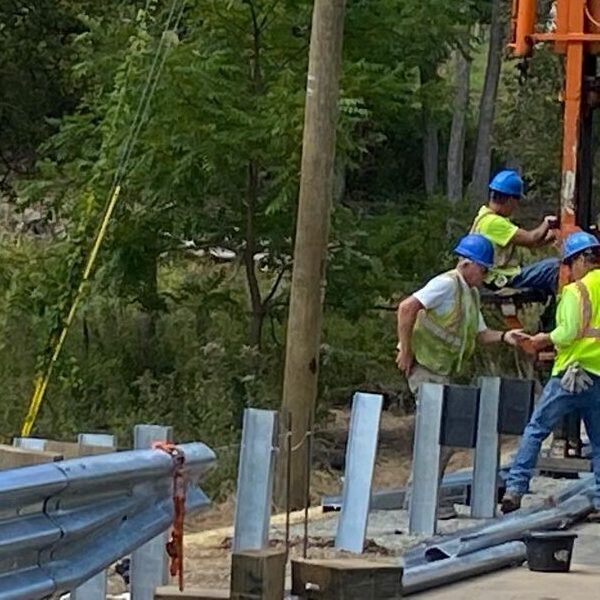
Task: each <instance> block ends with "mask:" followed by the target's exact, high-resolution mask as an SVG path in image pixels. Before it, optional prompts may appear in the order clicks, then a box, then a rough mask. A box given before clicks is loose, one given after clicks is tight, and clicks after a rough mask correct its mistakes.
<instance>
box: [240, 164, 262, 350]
mask: <svg viewBox="0 0 600 600" xmlns="http://www.w3.org/2000/svg"><path fill="white" fill-rule="evenodd" d="M257 199H258V166H257V165H256V163H254V162H251V163H250V164H249V165H248V185H247V189H246V202H245V209H246V247H245V248H244V268H245V271H246V281H247V283H248V295H249V297H250V328H249V333H248V344H249V345H250V346H251V347H257V348H260V343H261V340H262V328H263V322H264V306H263V302H262V297H261V294H260V287H259V285H258V278H257V277H256V263H255V262H254V254H255V253H256V232H255V230H254V211H255V210H256V202H257Z"/></svg>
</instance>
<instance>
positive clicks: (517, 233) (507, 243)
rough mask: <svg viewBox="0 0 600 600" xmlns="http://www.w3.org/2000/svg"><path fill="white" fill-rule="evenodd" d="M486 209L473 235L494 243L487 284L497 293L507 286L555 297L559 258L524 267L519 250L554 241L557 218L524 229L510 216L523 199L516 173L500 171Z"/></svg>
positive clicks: (481, 213) (473, 225)
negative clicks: (492, 259)
mask: <svg viewBox="0 0 600 600" xmlns="http://www.w3.org/2000/svg"><path fill="white" fill-rule="evenodd" d="M489 190H490V198H489V202H488V204H487V206H482V207H481V208H480V209H479V212H478V214H477V216H476V217H475V220H474V221H473V224H472V225H471V233H480V234H481V235H483V236H485V237H486V238H487V239H488V240H490V242H492V244H494V266H493V267H492V268H491V269H490V271H489V273H488V274H487V275H486V277H485V281H484V283H485V285H486V287H489V288H491V289H494V290H497V289H502V288H504V287H511V288H515V289H524V288H531V289H536V290H539V291H541V292H542V293H543V294H544V295H545V296H547V297H548V296H554V295H555V293H556V287H557V283H558V268H559V264H560V261H559V259H558V258H554V257H548V258H544V259H542V260H539V261H537V262H533V263H531V264H528V265H523V264H521V261H520V259H519V256H518V248H519V247H523V248H537V247H540V246H543V245H545V244H550V243H552V242H553V241H554V240H555V228H556V227H557V226H558V220H557V219H556V217H553V216H547V217H544V219H543V221H542V222H541V223H540V224H539V225H538V226H537V227H535V228H534V229H522V228H521V227H518V226H517V225H515V224H514V223H513V222H512V221H511V220H510V217H511V216H512V215H513V213H514V212H515V210H516V208H517V206H518V204H519V201H520V200H521V198H522V197H523V180H522V179H521V177H520V175H519V174H518V173H517V172H516V171H512V170H510V169H507V170H504V171H500V172H499V173H498V174H496V176H495V177H494V178H493V179H492V181H491V182H490V185H489Z"/></svg>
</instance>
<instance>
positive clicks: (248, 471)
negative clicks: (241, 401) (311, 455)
mask: <svg viewBox="0 0 600 600" xmlns="http://www.w3.org/2000/svg"><path fill="white" fill-rule="evenodd" d="M277 426H278V417H277V412H276V411H272V410H259V409H256V408H247V409H246V410H245V411H244V426H243V430H242V443H241V447H240V460H239V469H238V480H237V492H236V502H235V521H234V533H233V551H234V552H240V551H243V550H263V549H265V548H267V546H268V544H269V526H270V522H271V505H272V502H273V473H274V467H275V450H276V438H277ZM134 600H135V599H134Z"/></svg>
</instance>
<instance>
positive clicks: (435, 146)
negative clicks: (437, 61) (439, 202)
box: [420, 65, 440, 196]
mask: <svg viewBox="0 0 600 600" xmlns="http://www.w3.org/2000/svg"><path fill="white" fill-rule="evenodd" d="M420 73H421V87H424V86H425V87H426V86H427V84H428V83H433V82H434V81H435V79H436V78H437V68H436V66H435V65H426V66H424V67H422V68H421V69H420ZM422 119H423V178H424V181H425V193H426V194H427V195H428V196H431V195H433V194H435V192H436V190H437V188H438V184H439V180H438V167H439V150H440V149H439V141H438V133H439V126H438V124H437V122H436V120H435V117H434V114H433V106H432V102H431V100H430V98H429V93H428V90H425V93H424V97H423V103H422Z"/></svg>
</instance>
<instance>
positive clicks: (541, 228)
mask: <svg viewBox="0 0 600 600" xmlns="http://www.w3.org/2000/svg"><path fill="white" fill-rule="evenodd" d="M555 220H556V217H551V216H548V217H544V220H543V221H542V222H541V223H540V224H539V225H538V226H537V227H536V228H535V229H529V230H527V229H521V228H518V229H517V231H516V232H515V234H514V235H513V237H512V238H511V240H510V241H511V242H512V243H513V244H515V245H516V246H525V247H526V248H535V247H537V246H543V245H544V244H546V243H550V242H551V241H552V240H553V239H554V238H553V237H549V236H548V232H549V231H550V223H552V222H553V221H555Z"/></svg>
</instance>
